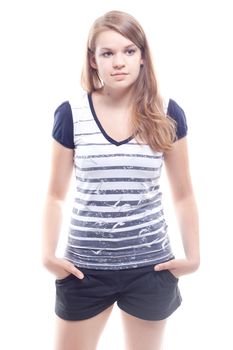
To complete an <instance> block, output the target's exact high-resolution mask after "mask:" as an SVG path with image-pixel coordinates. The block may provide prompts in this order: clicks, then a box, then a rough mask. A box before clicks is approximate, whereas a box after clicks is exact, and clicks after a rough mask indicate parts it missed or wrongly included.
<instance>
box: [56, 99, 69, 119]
mask: <svg viewBox="0 0 233 350" xmlns="http://www.w3.org/2000/svg"><path fill="white" fill-rule="evenodd" d="M71 114H72V111H71V105H70V102H69V101H64V102H62V103H61V104H60V105H59V106H58V107H57V108H56V109H55V112H54V116H55V117H58V116H60V117H61V116H62V117H67V116H68V117H69V116H70V115H71Z"/></svg>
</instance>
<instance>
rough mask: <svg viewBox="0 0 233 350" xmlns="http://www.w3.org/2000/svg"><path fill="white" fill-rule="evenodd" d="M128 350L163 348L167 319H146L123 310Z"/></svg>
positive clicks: (157, 349) (155, 349)
mask: <svg viewBox="0 0 233 350" xmlns="http://www.w3.org/2000/svg"><path fill="white" fill-rule="evenodd" d="M121 318H122V322H123V330H124V336H125V344H126V350H145V349H146V350H161V346H162V339H163V333H164V329H165V325H166V320H162V321H146V320H142V319H140V318H137V317H134V316H131V315H129V314H128V313H126V312H124V311H123V310H121Z"/></svg>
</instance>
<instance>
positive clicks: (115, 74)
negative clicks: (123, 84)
mask: <svg viewBox="0 0 233 350" xmlns="http://www.w3.org/2000/svg"><path fill="white" fill-rule="evenodd" d="M117 75H128V73H124V72H119V73H113V74H112V76H113V77H115V76H117Z"/></svg>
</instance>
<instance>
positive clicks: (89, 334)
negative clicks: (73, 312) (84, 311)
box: [55, 305, 113, 350]
mask: <svg viewBox="0 0 233 350" xmlns="http://www.w3.org/2000/svg"><path fill="white" fill-rule="evenodd" d="M112 308H113V305H111V306H110V307H109V308H107V309H106V310H104V311H103V312H101V313H99V314H98V315H96V316H94V317H91V318H89V319H87V320H82V321H66V320H63V319H61V318H59V317H57V325H56V345H55V350H95V349H96V347H97V343H98V340H99V338H100V335H101V333H102V331H103V329H104V327H105V325H106V323H107V320H108V317H109V315H110V314H111V311H112Z"/></svg>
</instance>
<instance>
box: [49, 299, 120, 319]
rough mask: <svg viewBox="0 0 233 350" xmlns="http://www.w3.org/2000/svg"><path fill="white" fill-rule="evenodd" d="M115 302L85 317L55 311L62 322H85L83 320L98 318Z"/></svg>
mask: <svg viewBox="0 0 233 350" xmlns="http://www.w3.org/2000/svg"><path fill="white" fill-rule="evenodd" d="M114 303H115V302H113V303H112V304H110V305H107V306H105V307H103V308H102V309H100V310H98V311H95V312H93V313H89V314H85V315H82V316H81V315H79V316H77V315H74V314H69V313H67V312H64V311H61V310H56V309H55V314H56V315H57V316H58V317H59V318H61V319H62V320H65V321H83V320H87V319H89V318H92V317H94V316H97V315H98V314H100V313H101V312H103V311H104V310H106V309H108V308H109V307H110V306H112V305H114Z"/></svg>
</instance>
